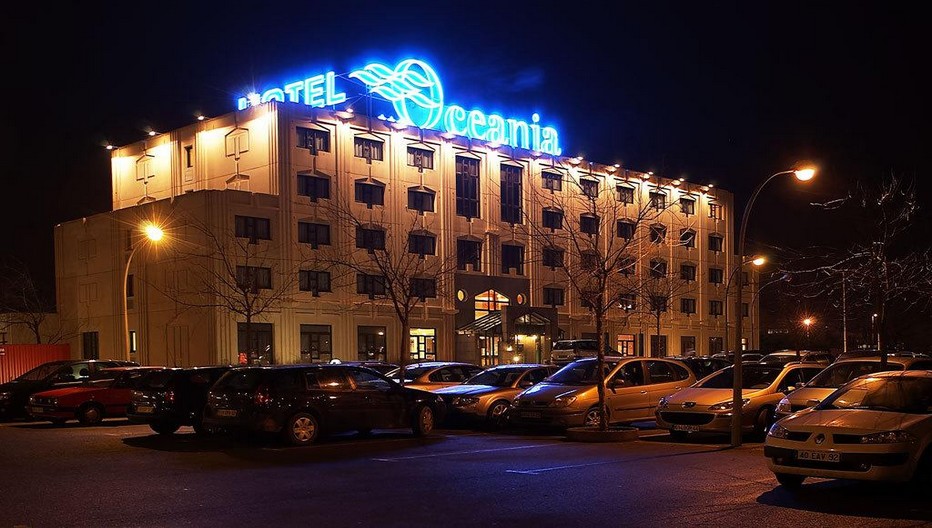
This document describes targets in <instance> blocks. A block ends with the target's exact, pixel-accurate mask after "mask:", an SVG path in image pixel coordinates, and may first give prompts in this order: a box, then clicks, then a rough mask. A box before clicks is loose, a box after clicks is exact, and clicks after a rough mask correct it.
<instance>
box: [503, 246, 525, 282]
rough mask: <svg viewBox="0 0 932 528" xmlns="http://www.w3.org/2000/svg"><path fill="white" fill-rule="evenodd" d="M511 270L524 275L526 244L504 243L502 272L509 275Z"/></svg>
mask: <svg viewBox="0 0 932 528" xmlns="http://www.w3.org/2000/svg"><path fill="white" fill-rule="evenodd" d="M511 270H515V275H524V246H514V245H511V244H502V273H504V274H505V275H507V274H508V273H510V272H511Z"/></svg>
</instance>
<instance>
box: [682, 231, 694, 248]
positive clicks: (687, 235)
mask: <svg viewBox="0 0 932 528" xmlns="http://www.w3.org/2000/svg"><path fill="white" fill-rule="evenodd" d="M680 245H681V246H683V247H686V248H694V247H696V232H695V231H693V230H692V229H680Z"/></svg>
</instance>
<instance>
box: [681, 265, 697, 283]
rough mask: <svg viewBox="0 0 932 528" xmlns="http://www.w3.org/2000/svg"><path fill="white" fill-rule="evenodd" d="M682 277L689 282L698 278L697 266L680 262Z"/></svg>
mask: <svg viewBox="0 0 932 528" xmlns="http://www.w3.org/2000/svg"><path fill="white" fill-rule="evenodd" d="M680 279H682V280H684V281H686V282H689V281H694V280H696V266H693V265H692V264H680Z"/></svg>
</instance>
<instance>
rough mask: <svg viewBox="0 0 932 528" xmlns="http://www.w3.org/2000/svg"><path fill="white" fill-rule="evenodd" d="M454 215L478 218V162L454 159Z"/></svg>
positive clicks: (468, 159) (469, 159) (459, 158)
mask: <svg viewBox="0 0 932 528" xmlns="http://www.w3.org/2000/svg"><path fill="white" fill-rule="evenodd" d="M456 214H457V215H458V216H465V217H466V218H479V160H476V159H472V158H462V157H459V156H457V157H456Z"/></svg>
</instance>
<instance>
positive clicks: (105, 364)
mask: <svg viewBox="0 0 932 528" xmlns="http://www.w3.org/2000/svg"><path fill="white" fill-rule="evenodd" d="M138 365H139V364H138V363H133V362H131V361H119V360H96V359H83V360H82V359H65V360H61V361H50V362H48V363H43V364H41V365H39V366H38V367H36V368H34V369H32V370H30V371H29V372H26V373H25V374H23V375H22V376H20V377H18V378H16V379H14V380H12V381H8V382H6V383H4V384H2V385H0V417H2V418H25V417H26V404H27V402H29V397H30V396H32V395H33V394H35V393H37V392H43V391H47V390H49V389H53V388H58V387H67V386H70V385H80V384H81V383H83V382H85V381H87V379H88V378H90V377H91V376H92V375H93V374H96V373H97V371H99V370H102V369H105V368H112V367H127V366H138Z"/></svg>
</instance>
